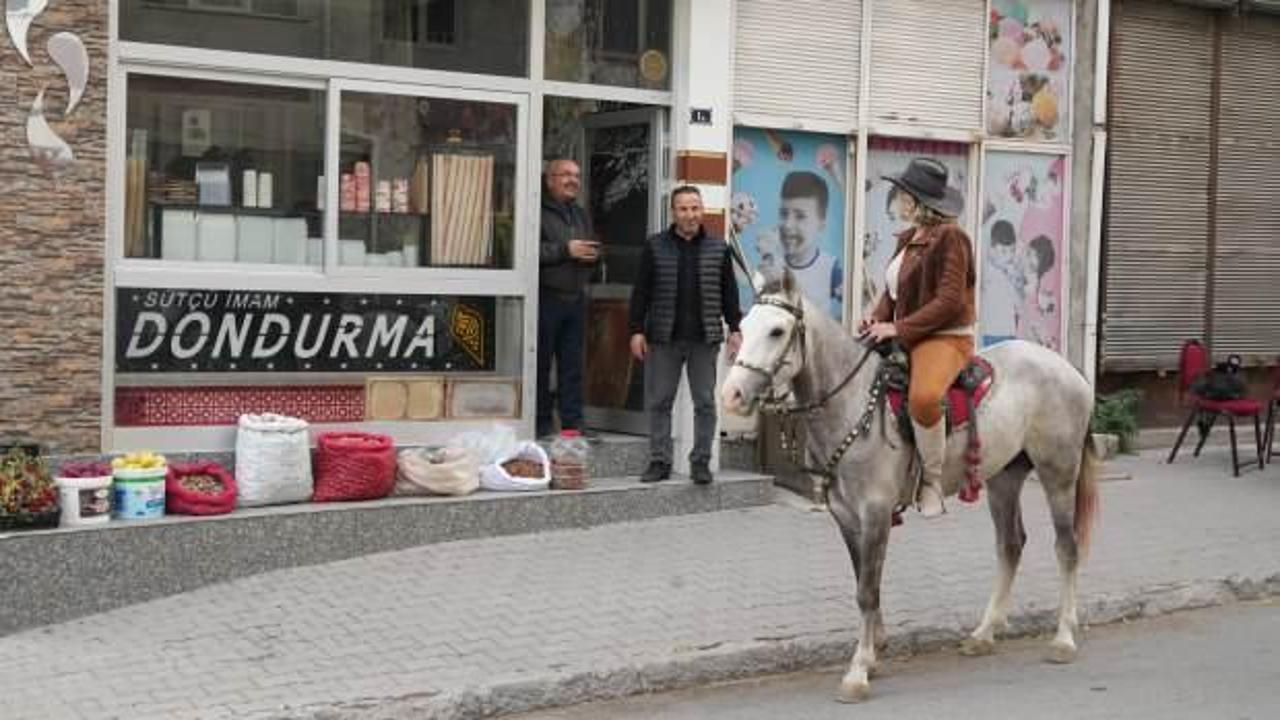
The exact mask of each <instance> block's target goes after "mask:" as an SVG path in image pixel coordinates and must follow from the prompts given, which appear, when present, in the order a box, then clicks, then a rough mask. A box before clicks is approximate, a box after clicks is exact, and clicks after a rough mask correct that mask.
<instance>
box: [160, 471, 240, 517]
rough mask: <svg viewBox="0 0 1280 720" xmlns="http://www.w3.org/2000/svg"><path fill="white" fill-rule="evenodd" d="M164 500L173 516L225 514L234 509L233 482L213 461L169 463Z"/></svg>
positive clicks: (234, 494) (234, 485)
mask: <svg viewBox="0 0 1280 720" xmlns="http://www.w3.org/2000/svg"><path fill="white" fill-rule="evenodd" d="M164 502H165V511H166V512H169V513H173V514H175V515H225V514H226V513H229V512H231V511H232V510H235V509H236V481H235V478H233V477H232V476H231V473H229V472H227V470H226V468H224V467H222V466H221V465H219V464H218V463H216V462H193V463H177V464H174V465H170V466H169V471H168V473H166V474H165V478H164Z"/></svg>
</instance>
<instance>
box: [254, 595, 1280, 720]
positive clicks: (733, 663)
mask: <svg viewBox="0 0 1280 720" xmlns="http://www.w3.org/2000/svg"><path fill="white" fill-rule="evenodd" d="M1277 596H1280V573H1276V574H1273V575H1270V576H1269V577H1265V578H1242V577H1239V576H1234V575H1233V576H1229V577H1225V578H1220V579H1215V580H1198V581H1189V582H1182V583H1170V584H1163V585H1154V586H1150V587H1147V588H1143V589H1140V590H1137V591H1135V592H1130V593H1124V594H1121V595H1118V596H1105V595H1104V596H1100V597H1094V598H1090V599H1088V600H1085V601H1082V602H1081V606H1080V612H1081V615H1082V625H1083V626H1085V628H1086V629H1087V627H1089V626H1098V625H1109V624H1112V623H1118V622H1127V621H1130V620H1138V619H1148V618H1155V617H1159V616H1161V615H1167V614H1169V613H1173V612H1179V611H1184V610H1198V609H1202V608H1209V607H1217V606H1220V605H1228V604H1231V603H1236V602H1245V601H1252V600H1261V599H1266V598H1270V597H1277ZM850 603H851V606H850V610H849V613H850V617H854V616H855V610H854V609H853V607H852V597H850ZM975 619H976V618H975ZM1055 624H1056V612H1055V610H1053V609H1045V610H1040V609H1035V610H1030V611H1026V612H1023V613H1020V614H1014V615H1012V616H1011V617H1010V618H1009V629H1008V630H1006V631H1005V632H1004V633H1002V634H1001V638H1009V639H1012V638H1018V637H1026V636H1031V635H1038V634H1041V633H1045V632H1048V631H1051V630H1052V629H1053V628H1054V627H1055ZM967 632H968V628H967V627H965V628H960V627H955V626H946V627H942V626H932V627H922V628H916V629H913V630H910V631H908V632H906V633H896V634H893V635H891V636H890V638H889V646H888V648H887V649H886V651H885V653H884V654H885V656H886V657H901V656H909V655H912V654H918V653H922V652H930V651H936V650H940V649H941V648H943V647H944V646H949V645H952V644H954V643H956V642H959V641H960V640H961V639H962V638H964V637H965V636H966V634H967ZM854 642H855V631H854V629H853V628H849V629H843V630H838V631H833V632H830V633H824V634H821V635H808V636H796V637H791V638H776V639H760V640H756V641H753V642H751V643H746V644H741V645H736V646H727V645H720V646H717V647H712V648H708V649H705V650H697V651H696V653H697V654H696V655H692V656H689V657H684V658H677V659H672V660H665V661H658V662H650V663H644V664H639V665H632V666H624V667H618V668H614V669H604V670H598V671H585V672H576V673H575V672H566V673H564V674H561V675H554V676H549V677H544V678H535V679H528V680H504V679H495V681H494V682H493V684H491V685H488V686H484V687H474V688H467V689H465V690H458V691H449V692H445V693H423V694H420V695H415V696H409V697H396V698H382V699H373V698H369V699H364V700H360V701H355V702H351V703H344V704H342V705H336V706H335V705H329V706H325V707H323V708H320V707H312V708H298V709H296V710H292V711H284V712H276V713H272V714H270V715H268V716H267V717H271V718H275V719H278V720H284V719H285V718H288V719H290V720H393V719H403V718H419V719H421V720H481V719H483V718H494V717H501V716H504V715H513V714H516V713H524V712H532V711H536V710H546V709H550V708H555V707H565V706H569V705H577V704H580V703H586V702H599V701H604V700H616V699H618V698H622V697H626V696H628V695H637V694H642V693H657V692H669V691H672V690H680V689H685V688H689V687H695V686H700V685H707V684H711V683H717V682H724V681H730V680H741V679H744V678H749V677H756V676H763V675H776V674H783V673H790V672H797V671H801V670H813V669H817V668H823V667H831V666H836V665H843V664H845V663H847V662H848V661H849V658H850V657H851V656H852V651H853V647H854ZM1085 647H1086V648H1087V645H1086V646H1085ZM832 692H833V693H834V688H833V689H832Z"/></svg>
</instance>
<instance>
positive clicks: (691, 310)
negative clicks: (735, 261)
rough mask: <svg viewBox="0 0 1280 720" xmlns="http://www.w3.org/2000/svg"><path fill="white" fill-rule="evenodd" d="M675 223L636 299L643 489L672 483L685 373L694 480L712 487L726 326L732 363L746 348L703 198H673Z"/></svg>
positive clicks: (734, 293) (725, 250)
mask: <svg viewBox="0 0 1280 720" xmlns="http://www.w3.org/2000/svg"><path fill="white" fill-rule="evenodd" d="M671 210H672V212H673V214H674V215H675V223H674V224H673V225H672V226H671V227H670V228H668V229H667V230H666V231H665V232H661V233H658V234H657V235H654V236H653V237H651V238H649V240H648V242H646V243H645V246H644V251H643V252H642V253H641V255H640V271H639V274H638V275H637V277H636V283H635V287H634V288H633V289H632V292H631V318H630V325H631V333H632V334H631V354H632V355H634V356H635V357H636V359H638V360H640V361H641V362H643V363H644V395H645V398H644V404H645V409H646V410H647V411H648V412H649V467H648V468H647V469H646V470H645V471H644V475H642V476H641V477H640V480H641V482H658V481H659V480H666V479H667V478H669V477H671V459H672V457H671V456H672V443H671V404H672V402H673V401H674V400H675V397H676V389H677V388H678V387H679V386H680V372H681V370H682V369H684V368H686V367H687V368H688V370H687V372H688V375H689V391H690V393H691V394H692V395H693V408H694V416H693V418H694V419H693V423H694V431H693V451H692V452H691V453H690V454H689V464H690V472H689V474H690V476H691V477H692V478H693V481H694V482H695V483H698V484H699V485H705V484H707V483H710V482H711V466H710V463H711V443H712V441H713V440H714V439H715V432H716V403H715V385H716V357H717V356H718V355H719V352H720V343H721V341H724V340H725V336H724V325H723V324H722V322H721V318H722V317H723V318H724V322H725V323H728V325H729V337H728V340H727V342H728V349H729V355H730V356H733V355H736V354H737V352H738V348H739V347H740V346H741V345H742V335H741V334H740V333H739V332H738V323H739V322H740V321H741V320H742V310H741V309H740V306H739V304H738V282H737V280H736V279H734V276H733V265H732V263H731V262H730V255H729V246H728V245H726V244H725V242H724V240H723V239H721V238H718V237H714V236H712V235H709V234H707V231H706V230H705V229H704V228H703V227H702V195H701V193H699V192H698V189H697V188H696V187H693V186H692V185H684V186H681V187H678V188H676V189H675V190H674V191H672V193H671Z"/></svg>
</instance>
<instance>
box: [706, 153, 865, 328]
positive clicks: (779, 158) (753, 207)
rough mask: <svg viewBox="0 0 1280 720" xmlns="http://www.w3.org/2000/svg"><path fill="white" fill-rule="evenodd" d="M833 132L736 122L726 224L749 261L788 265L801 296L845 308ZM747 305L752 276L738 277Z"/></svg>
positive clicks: (839, 178)
mask: <svg viewBox="0 0 1280 720" xmlns="http://www.w3.org/2000/svg"><path fill="white" fill-rule="evenodd" d="M847 158H848V146H847V144H846V140H845V138H843V137H841V136H838V135H819V134H814V133H798V132H784V131H779V130H761V129H756V128H738V129H737V130H736V131H735V132H734V144H733V178H732V186H733V197H732V198H731V199H730V208H729V231H730V233H732V234H733V235H734V236H735V237H737V239H738V240H739V242H741V244H742V250H743V252H744V254H745V255H746V259H747V262H748V264H750V265H751V266H752V267H753V268H758V267H762V266H763V267H769V266H775V267H778V266H785V267H787V268H789V269H790V270H791V272H792V273H793V274H794V275H795V277H796V280H797V281H798V283H799V285H800V288H801V289H802V290H803V291H804V293H805V296H806V297H807V298H808V299H809V300H810V301H811V302H812V303H814V304H815V305H817V306H818V307H820V308H822V309H824V310H825V311H826V312H828V313H829V314H830V315H831V317H833V318H835V319H836V320H841V319H842V318H843V315H844V311H843V308H844V264H845V256H844V231H845V187H846V183H845V178H846V169H847ZM739 287H740V288H741V289H742V293H743V305H744V307H745V306H747V305H749V304H750V303H751V300H752V297H751V295H752V290H751V283H750V282H749V281H748V280H747V279H746V278H741V277H740V278H739Z"/></svg>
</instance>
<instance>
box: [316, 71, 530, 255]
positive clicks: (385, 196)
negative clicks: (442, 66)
mask: <svg viewBox="0 0 1280 720" xmlns="http://www.w3.org/2000/svg"><path fill="white" fill-rule="evenodd" d="M517 146H518V144H517V141H516V106H515V105H509V104H503V103H493V102H476V101H470V100H444V99H437V98H421V97H413V96H404V95H383V94H377V95H375V94H368V93H360V92H344V93H343V94H342V127H341V149H340V157H339V168H340V173H341V174H340V176H339V195H338V196H339V201H338V202H339V223H338V236H339V255H340V257H339V262H340V264H342V265H369V266H387V267H446V266H447V267H479V268H504V269H509V268H511V267H512V266H513V260H514V255H515V252H514V233H515V223H514V207H515V196H516V193H515V181H516V149H517Z"/></svg>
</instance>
